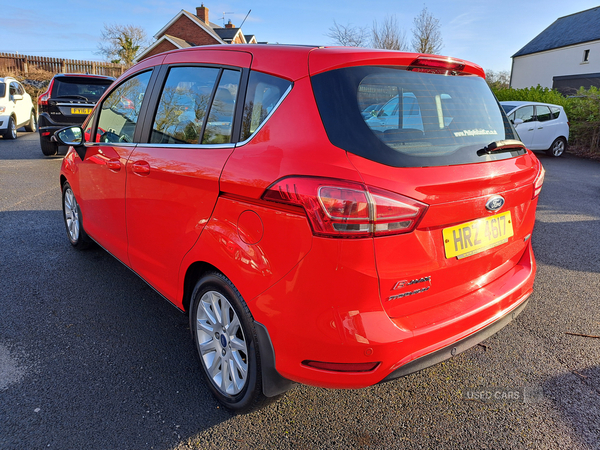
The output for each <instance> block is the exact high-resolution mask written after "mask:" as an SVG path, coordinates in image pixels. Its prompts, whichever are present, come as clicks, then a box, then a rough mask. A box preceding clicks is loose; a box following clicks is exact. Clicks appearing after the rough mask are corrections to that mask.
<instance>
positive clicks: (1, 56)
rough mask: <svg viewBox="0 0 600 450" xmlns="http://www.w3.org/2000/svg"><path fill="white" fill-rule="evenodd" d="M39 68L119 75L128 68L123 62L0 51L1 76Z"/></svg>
mask: <svg viewBox="0 0 600 450" xmlns="http://www.w3.org/2000/svg"><path fill="white" fill-rule="evenodd" d="M34 67H35V68H38V69H41V70H45V71H47V72H50V73H53V74H55V73H89V74H94V75H108V76H111V77H118V76H119V75H121V74H122V73H123V72H125V70H126V69H127V67H126V66H124V65H122V64H112V63H106V62H99V61H80V60H74V59H60V58H47V57H43V56H28V55H18V54H15V53H0V76H5V75H6V73H7V72H11V73H15V72H16V73H21V74H23V75H25V74H27V73H29V71H30V70H31V69H32V68H34Z"/></svg>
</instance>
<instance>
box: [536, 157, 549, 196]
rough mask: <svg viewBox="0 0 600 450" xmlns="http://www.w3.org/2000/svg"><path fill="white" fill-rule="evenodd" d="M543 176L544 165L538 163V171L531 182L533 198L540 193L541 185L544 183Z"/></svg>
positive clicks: (544, 172) (544, 171)
mask: <svg viewBox="0 0 600 450" xmlns="http://www.w3.org/2000/svg"><path fill="white" fill-rule="evenodd" d="M545 176H546V170H545V169H544V166H542V164H541V163H540V171H539V172H538V174H537V176H536V177H535V181H534V182H533V198H536V197H537V196H538V195H540V192H541V191H542V185H543V184H544V178H545Z"/></svg>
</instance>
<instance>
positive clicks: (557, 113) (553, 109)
mask: <svg viewBox="0 0 600 450" xmlns="http://www.w3.org/2000/svg"><path fill="white" fill-rule="evenodd" d="M550 111H551V112H552V119H558V118H559V117H560V108H557V107H556V106H551V107H550Z"/></svg>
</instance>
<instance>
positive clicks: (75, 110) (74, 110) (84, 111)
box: [71, 108, 92, 116]
mask: <svg viewBox="0 0 600 450" xmlns="http://www.w3.org/2000/svg"><path fill="white" fill-rule="evenodd" d="M91 112H92V108H71V114H85V115H86V116H87V115H88V114H89V113H91Z"/></svg>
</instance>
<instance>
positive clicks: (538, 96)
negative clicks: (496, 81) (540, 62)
mask: <svg viewBox="0 0 600 450" xmlns="http://www.w3.org/2000/svg"><path fill="white" fill-rule="evenodd" d="M492 91H494V94H495V95H496V97H497V98H498V100H499V101H511V100H512V101H527V102H542V103H552V104H554V105H560V106H562V107H563V108H564V109H565V112H566V113H567V117H568V118H569V123H570V125H571V127H570V136H569V144H570V145H571V146H580V147H585V148H586V149H589V150H590V151H592V152H598V153H600V149H599V145H600V142H599V140H600V90H598V88H596V87H594V86H592V87H591V88H590V89H583V88H581V89H579V91H577V94H576V95H575V96H572V97H564V96H563V95H562V94H560V93H559V92H558V91H555V90H553V89H548V88H543V87H541V86H540V85H538V86H537V87H535V88H533V87H532V88H525V89H512V88H496V87H494V86H492Z"/></svg>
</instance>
